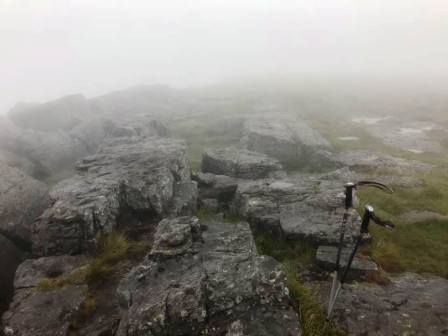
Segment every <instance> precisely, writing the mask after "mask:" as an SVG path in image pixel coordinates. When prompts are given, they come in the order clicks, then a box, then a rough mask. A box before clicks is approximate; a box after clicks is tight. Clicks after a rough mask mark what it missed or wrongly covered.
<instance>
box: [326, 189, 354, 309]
mask: <svg viewBox="0 0 448 336" xmlns="http://www.w3.org/2000/svg"><path fill="white" fill-rule="evenodd" d="M354 188H355V184H354V183H353V182H348V183H347V184H345V211H344V216H343V218H342V223H341V232H340V234H339V246H338V252H337V255H336V265H335V269H334V271H333V274H332V277H333V282H332V284H331V290H330V300H329V301H328V309H327V315H329V314H330V307H331V300H332V298H333V296H334V291H335V289H336V285H337V281H338V275H339V266H340V262H341V254H342V246H343V244H344V235H345V226H346V224H347V222H350V221H351V212H352V209H353V189H354Z"/></svg>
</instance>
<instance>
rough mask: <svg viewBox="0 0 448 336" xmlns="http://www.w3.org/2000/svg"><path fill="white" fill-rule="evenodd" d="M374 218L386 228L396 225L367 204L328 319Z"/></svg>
mask: <svg viewBox="0 0 448 336" xmlns="http://www.w3.org/2000/svg"><path fill="white" fill-rule="evenodd" d="M371 220H373V222H374V223H375V224H378V225H380V226H384V227H386V228H390V229H391V228H394V227H395V225H394V224H393V223H392V222H390V221H384V220H382V219H380V218H379V217H378V216H377V215H376V214H375V213H374V209H373V207H372V206H371V205H366V206H365V212H364V216H363V219H362V223H361V230H360V233H359V235H358V238H357V239H356V244H355V246H354V248H353V250H352V253H351V254H350V257H349V259H348V262H347V265H346V267H345V271H344V274H343V276H342V278H341V280H340V282H339V284H338V287H337V289H336V291H335V292H334V296H333V297H332V298H330V303H329V308H328V314H327V320H330V319H331V315H332V313H333V308H334V305H335V303H336V299H337V298H338V296H339V293H340V291H341V289H342V286H343V284H344V283H345V281H346V279H347V275H348V272H349V270H350V267H351V265H352V263H353V259H354V258H355V255H356V252H357V250H358V248H359V246H360V245H361V244H362V242H363V241H364V240H365V238H366V236H368V235H369V224H370V221H371Z"/></svg>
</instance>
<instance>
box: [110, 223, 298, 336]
mask: <svg viewBox="0 0 448 336" xmlns="http://www.w3.org/2000/svg"><path fill="white" fill-rule="evenodd" d="M118 294H119V297H120V302H121V307H122V311H123V318H122V320H121V322H120V326H119V328H118V332H117V335H119V336H124V335H127V336H132V335H143V334H148V335H154V336H156V335H259V336H263V335H266V336H267V335H274V336H275V335H285V336H286V335H288V336H289V335H300V330H299V329H298V328H299V327H298V325H299V323H298V317H297V314H296V312H295V311H294V310H293V308H292V306H291V304H290V301H289V296H288V290H287V288H286V284H285V276H284V274H283V272H282V271H281V269H280V265H279V264H278V263H277V262H276V261H275V260H274V259H272V258H270V257H266V256H259V255H258V254H257V252H256V249H255V243H254V240H253V237H252V234H251V231H250V228H249V225H248V224H247V223H238V224H235V223H225V222H216V221H213V220H210V221H207V222H204V223H199V222H198V219H197V218H195V217H179V218H175V219H171V220H163V221H162V222H161V223H160V225H159V226H158V228H157V232H156V234H155V237H154V246H153V249H152V251H151V252H150V253H149V255H148V256H147V257H146V259H145V260H144V261H143V262H142V263H141V264H140V265H138V266H136V267H135V268H134V269H132V270H131V272H130V273H129V274H128V276H127V277H126V278H125V279H123V280H122V282H121V283H120V286H119V288H118ZM148 297H150V298H151V300H148V299H147V298H148Z"/></svg>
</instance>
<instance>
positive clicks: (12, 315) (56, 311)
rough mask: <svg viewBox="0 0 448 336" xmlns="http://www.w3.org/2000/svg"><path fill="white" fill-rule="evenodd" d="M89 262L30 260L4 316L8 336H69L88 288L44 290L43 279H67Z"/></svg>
mask: <svg viewBox="0 0 448 336" xmlns="http://www.w3.org/2000/svg"><path fill="white" fill-rule="evenodd" d="M84 262H85V259H84V258H79V257H69V256H62V257H50V258H42V259H37V260H27V261H25V262H24V263H22V264H21V265H20V267H19V268H18V270H17V274H16V278H15V281H14V286H15V289H16V291H15V293H14V298H13V301H12V303H11V304H10V306H9V310H8V311H7V312H6V313H5V314H4V315H3V318H2V322H3V326H4V328H3V330H4V333H5V336H15V335H20V336H37V335H38V336H50V335H51V336H52V335H61V336H63V335H68V334H69V331H70V329H71V327H72V323H73V321H75V318H76V317H77V316H78V315H79V313H80V309H81V305H82V303H83V302H84V300H85V298H86V296H87V290H88V288H87V285H69V284H67V285H66V286H61V287H58V286H56V287H55V288H53V289H48V290H44V289H41V288H39V287H38V284H39V282H40V281H41V280H42V278H55V277H57V276H67V275H68V274H69V273H70V272H72V271H73V270H74V269H75V268H77V267H79V266H80V265H82V264H83V263H84Z"/></svg>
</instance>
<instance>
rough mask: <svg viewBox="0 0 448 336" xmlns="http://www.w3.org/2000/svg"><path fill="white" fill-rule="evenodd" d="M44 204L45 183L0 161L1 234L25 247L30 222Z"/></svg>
mask: <svg viewBox="0 0 448 336" xmlns="http://www.w3.org/2000/svg"><path fill="white" fill-rule="evenodd" d="M48 205H49V198H48V188H47V186H46V185H44V184H43V183H41V182H39V181H37V180H35V179H33V178H32V177H29V176H27V175H26V174H24V173H23V172H22V171H20V170H18V169H15V168H11V167H9V166H7V165H5V164H3V163H2V162H0V233H1V234H3V235H5V236H7V237H8V238H9V239H11V240H12V241H14V242H15V243H16V244H18V245H19V246H21V247H22V248H25V249H26V248H29V247H30V245H31V231H32V226H33V223H34V221H35V220H36V219H37V217H38V216H40V215H41V213H42V212H43V211H44V210H45V208H46V207H47V206H48Z"/></svg>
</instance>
